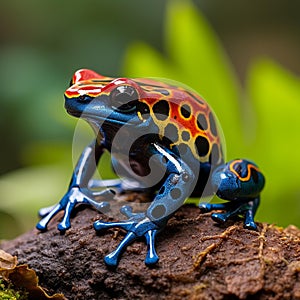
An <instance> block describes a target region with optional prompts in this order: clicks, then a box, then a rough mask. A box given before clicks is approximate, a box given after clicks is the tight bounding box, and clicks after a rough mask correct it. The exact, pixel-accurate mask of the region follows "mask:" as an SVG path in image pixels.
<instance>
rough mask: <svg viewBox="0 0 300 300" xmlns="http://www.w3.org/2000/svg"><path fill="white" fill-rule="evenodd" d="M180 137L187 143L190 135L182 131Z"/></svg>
mask: <svg viewBox="0 0 300 300" xmlns="http://www.w3.org/2000/svg"><path fill="white" fill-rule="evenodd" d="M181 137H182V139H183V140H184V141H186V142H187V141H188V140H189V139H190V133H189V132H188V131H186V130H185V131H183V132H182V134H181Z"/></svg>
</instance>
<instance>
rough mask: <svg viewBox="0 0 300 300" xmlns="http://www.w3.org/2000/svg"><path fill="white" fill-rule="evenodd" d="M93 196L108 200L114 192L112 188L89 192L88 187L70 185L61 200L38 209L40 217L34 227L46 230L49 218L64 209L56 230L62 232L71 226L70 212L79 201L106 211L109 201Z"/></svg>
mask: <svg viewBox="0 0 300 300" xmlns="http://www.w3.org/2000/svg"><path fill="white" fill-rule="evenodd" d="M94 197H97V198H98V197H99V198H100V199H101V198H103V199H105V200H110V199H112V198H113V197H114V192H113V191H112V190H104V191H101V192H91V191H90V190H88V189H81V188H79V187H72V188H70V189H69V191H68V192H67V193H66V194H65V195H64V197H63V198H62V199H61V201H60V202H59V203H58V204H56V205H54V206H51V207H46V208H42V209H41V210H40V211H39V215H40V216H41V217H42V219H41V220H40V221H39V222H38V223H37V225H36V228H37V229H38V230H41V231H45V230H47V225H48V223H49V222H50V220H51V219H52V218H53V217H54V216H55V215H56V214H57V213H59V212H60V211H64V216H63V219H62V221H61V222H60V223H59V224H58V226H57V228H58V230H60V231H62V232H64V231H66V230H67V229H69V228H70V227H71V222H70V218H71V214H72V211H73V209H74V208H75V206H76V205H77V204H79V203H82V204H89V205H92V206H93V207H95V208H96V209H97V210H98V211H100V212H103V213H104V212H106V211H108V210H109V207H110V205H109V203H108V202H106V201H102V202H97V201H95V200H93V199H94Z"/></svg>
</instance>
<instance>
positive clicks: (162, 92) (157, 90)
mask: <svg viewBox="0 0 300 300" xmlns="http://www.w3.org/2000/svg"><path fill="white" fill-rule="evenodd" d="M154 91H155V92H159V93H161V94H162V95H164V96H169V95H170V93H169V91H168V90H160V89H156V90H154Z"/></svg>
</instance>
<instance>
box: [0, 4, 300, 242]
mask: <svg viewBox="0 0 300 300" xmlns="http://www.w3.org/2000/svg"><path fill="white" fill-rule="evenodd" d="M54 2H56V1H54ZM116 2H117V4H112V3H111V2H110V3H108V2H107V1H104V2H102V3H101V4H97V5H96V4H95V3H93V4H94V5H96V6H95V7H94V10H93V9H92V10H91V9H90V8H89V5H85V6H76V5H75V7H74V8H73V9H75V11H76V12H77V13H78V14H77V15H76V18H75V17H74V19H72V17H71V16H70V14H71V12H70V11H69V10H68V7H67V6H64V5H62V6H60V8H61V11H60V12H58V14H59V16H61V17H63V16H64V15H65V17H66V19H67V20H72V21H69V22H70V23H68V22H67V24H66V25H65V26H66V27H63V28H59V25H60V23H59V24H56V25H55V24H53V26H54V28H50V27H51V26H50V23H49V22H51V21H50V20H49V18H51V16H52V17H53V16H54V15H55V14H54V13H53V9H54V7H56V6H55V3H54V4H49V3H50V2H47V7H46V8H43V10H42V11H43V15H44V16H45V18H46V20H45V22H41V23H42V24H43V26H44V27H43V30H44V33H45V32H46V33H47V34H45V36H46V37H47V36H49V34H51V35H53V36H52V40H55V41H56V42H57V43H61V44H58V46H57V45H56V46H55V45H50V44H49V45H48V44H47V42H46V41H45V40H44V39H45V37H44V36H37V37H36V40H37V42H38V43H39V42H41V41H42V42H41V43H42V44H43V45H46V49H44V51H49V48H50V49H51V50H52V51H54V52H55V51H66V52H68V53H69V57H68V59H67V60H66V61H54V58H53V57H52V58H49V56H47V59H46V60H45V58H44V57H43V55H42V54H41V53H42V52H39V51H35V50H34V51H33V50H32V49H30V47H19V46H16V47H7V48H6V49H2V50H1V57H0V64H1V67H2V70H1V72H0V76H1V85H2V86H3V88H2V98H3V101H2V104H3V110H4V111H6V112H7V113H5V114H3V116H2V115H1V118H0V125H1V127H0V128H1V131H2V134H5V135H7V136H8V139H9V138H11V139H16V136H17V140H18V143H17V145H19V146H18V147H17V148H16V143H11V144H8V145H14V146H9V147H7V148H6V149H5V150H3V151H4V152H3V154H2V160H0V161H1V164H2V165H3V166H6V165H5V164H6V162H8V161H9V160H12V161H17V162H19V165H16V167H19V166H22V167H23V168H22V169H19V170H16V171H14V172H10V173H7V174H5V175H3V176H2V177H1V178H0V193H1V199H0V228H1V231H0V235H1V236H2V237H6V238H9V237H12V236H14V235H16V234H17V233H19V232H20V231H25V230H27V229H28V228H31V227H32V226H33V225H34V224H35V222H36V220H37V218H36V212H37V210H38V209H39V208H40V207H43V206H47V205H51V204H54V203H55V202H57V201H58V200H59V199H60V197H61V196H62V195H63V193H64V192H65V189H66V188H67V184H68V180H69V177H70V175H71V172H72V165H74V163H75V162H76V159H77V157H78V155H79V154H80V152H81V150H82V149H83V147H84V145H85V144H87V143H88V142H89V141H90V140H91V139H92V137H93V134H92V132H91V130H90V129H89V128H88V127H87V125H86V124H84V123H83V122H82V121H79V122H77V120H74V119H72V118H69V117H68V116H67V115H66V113H65V112H64V109H63V107H62V101H63V99H62V93H63V91H64V89H65V87H66V85H67V82H68V80H69V77H70V75H71V74H72V72H73V71H74V69H78V68H81V67H87V68H92V69H94V70H96V71H98V72H100V73H104V74H109V73H110V75H112V76H113V75H114V74H117V75H116V76H118V75H121V76H123V75H126V76H130V77H166V78H171V79H174V80H178V81H181V82H183V83H185V84H187V85H189V86H190V87H192V88H193V89H195V90H196V91H198V92H199V93H200V94H201V95H202V96H203V97H204V98H205V99H206V100H207V101H208V102H209V103H210V104H211V106H212V108H213V109H214V111H215V112H216V114H217V116H218V118H219V120H220V123H221V125H222V128H223V131H224V134H225V138H226V144H227V159H232V158H237V157H245V158H249V159H253V160H254V161H256V162H257V163H258V164H259V166H260V167H261V169H262V170H263V171H264V173H265V175H266V179H267V184H266V188H265V190H264V192H263V194H262V204H261V206H260V208H259V211H258V216H257V219H258V220H260V221H267V222H270V223H276V224H278V225H282V226H286V225H288V224H290V223H293V224H295V225H298V226H300V218H299V216H300V201H299V199H300V188H299V178H300V176H299V175H300V174H299V172H300V171H299V170H300V162H299V160H298V159H297V153H298V149H299V147H300V138H299V131H300V122H299V120H298V118H297V117H298V114H299V112H300V99H299V95H300V80H299V78H297V77H296V76H294V75H293V74H291V73H290V72H289V71H287V70H285V69H283V68H282V67H281V66H280V65H278V64H277V63H276V62H274V61H270V60H269V59H267V58H263V59H262V58H258V59H257V60H256V61H254V62H253V63H252V65H251V67H250V68H249V70H248V72H247V78H246V87H245V88H242V87H241V85H240V83H239V80H238V78H237V75H236V73H235V70H234V69H233V68H232V65H231V63H230V61H229V59H228V57H227V56H226V54H225V51H224V49H223V47H222V44H221V42H220V41H219V40H218V37H217V36H216V34H215V33H214V31H213V30H212V28H211V26H210V24H209V23H208V22H207V20H206V19H205V17H204V16H203V15H202V14H201V12H200V11H199V10H198V9H196V7H195V6H194V5H193V4H192V3H191V2H190V1H168V2H167V7H166V15H165V17H164V18H162V19H163V20H164V31H162V30H161V28H160V25H161V24H156V23H153V22H152V23H150V18H151V16H154V15H155V14H162V12H163V8H164V4H159V2H160V1H156V2H155V6H152V5H148V4H145V3H144V4H145V6H144V5H139V6H138V7H139V8H141V10H140V11H139V13H137V11H131V10H130V9H129V10H128V7H127V4H126V5H125V4H121V2H120V1H116ZM12 3H13V2H12ZM30 3H31V4H32V5H34V3H36V1H35V0H32V1H31V2H30ZM74 3H77V2H76V1H75V2H74ZM78 3H79V2H78ZM91 3H92V1H91V2H90V1H88V4H91ZM137 3H138V2H137V1H133V4H132V5H131V6H129V8H130V7H131V8H132V7H134V5H138V4H137ZM10 5H12V6H13V4H10ZM120 5H121V7H120ZM142 6H143V7H142ZM38 7H40V6H38ZM154 7H155V8H156V9H154ZM96 8H97V9H98V10H97V9H96ZM158 8H160V9H158ZM18 9H20V8H18ZM126 9H127V10H126ZM46 10H49V11H50V13H49V14H46V13H45V12H46ZM95 11H97V12H98V15H96V13H95ZM111 11H114V19H113V20H114V21H112V18H111V15H110V14H109V12H111ZM126 11H129V12H128V15H127V14H126V13H124V12H126ZM51 12H52V13H51ZM73 12H74V11H73ZM121 12H122V13H121ZM37 13H38V12H37ZM86 13H89V14H91V17H90V18H88V19H86V18H85V19H84V20H85V22H80V17H82V18H83V17H84V15H85V14H86ZM116 16H119V17H120V18H119V19H118V18H116ZM133 16H135V17H136V18H137V20H135V21H136V22H134V23H133V21H132V19H133ZM147 16H148V17H147ZM101 18H103V20H102V21H103V23H101V24H103V26H104V27H103V30H101V37H98V38H96V39H95V36H98V35H99V28H97V26H99V23H97V22H96V19H97V20H99V19H101ZM147 18H148V19H147ZM23 21H24V22H26V20H23ZM147 21H149V24H155V26H156V27H153V28H151V30H150V31H151V33H150V38H149V35H148V39H147V42H145V41H144V38H143V37H144V36H143V32H145V31H147V30H148V27H147ZM123 22H125V23H126V25H127V29H126V30H129V31H128V32H127V35H122V34H123V33H124V32H122V30H120V28H121V27H122V23H123ZM138 23H140V24H141V26H140V28H136V26H135V24H138ZM24 26H25V25H24ZM26 26H27V28H28V29H30V28H34V24H31V23H29V24H26ZM68 26H69V28H70V30H71V29H72V30H71V34H69V32H68V30H67V27H68ZM153 26H154V25H153ZM55 28H56V29H55ZM108 28H110V31H109V32H108V31H107V29H108ZM59 30H60V31H61V32H64V33H65V35H64V36H62V35H59V34H57V32H56V31H59ZM131 30H132V32H131ZM134 30H135V31H137V32H138V33H137V34H135V35H133V34H132V35H131V33H133V31H134ZM86 31H90V35H88V36H85V35H84V33H86ZM161 35H162V39H163V40H164V45H163V46H161V45H160V43H159V41H160V36H161ZM133 36H134V38H133ZM66 40H67V41H66ZM149 40H150V41H151V42H150V43H149ZM79 41H81V42H80V43H79ZM32 43H33V42H32V41H31V44H32ZM78 44H79V45H78ZM128 44H129V47H128V48H127V45H128ZM108 45H109V47H108ZM153 45H155V48H154V47H153ZM48 47H49V48H48ZM85 48H88V50H86V49H85ZM103 49H104V50H103ZM105 49H106V50H105ZM111 49H114V51H115V52H112V53H109V51H111ZM125 49H127V50H125ZM103 51H104V52H103ZM97 52H99V53H101V56H99V55H98V53H97ZM82 53H83V54H82ZM123 54H124V59H123V60H122V59H119V58H120V57H121V56H120V55H123ZM83 55H85V56H83ZM65 57H67V56H65ZM12 58H13V59H12ZM24 58H25V59H24ZM12 61H13V63H12ZM8 62H9V63H8ZM54 63H55V64H57V67H54V66H53V64H54ZM119 65H123V69H122V70H121V69H120V68H119V67H118V66H119ZM28 70H29V71H30V74H35V76H27V74H28ZM44 70H46V73H45V71H44ZM102 70H106V72H107V73H105V72H103V71H102ZM118 73H120V74H118ZM3 74H5V76H4V75H3ZM12 78H13V80H12ZM35 86H36V87H37V88H36V89H34V88H33V87H35ZM16 99H19V102H18V101H15V100H16ZM22 100H23V101H22ZM25 101H26V102H25ZM8 125H9V126H8ZM74 128H75V129H74ZM72 137H73V140H72ZM72 145H73V146H74V147H73V149H72ZM20 147H22V149H21V150H20ZM72 151H73V152H72ZM71 153H72V155H71ZM100 169H102V170H103V169H104V170H108V171H107V172H106V173H105V172H104V174H103V172H101V175H103V177H105V178H109V177H110V176H112V174H111V171H110V170H109V160H108V159H104V160H103V161H102V162H101V166H100ZM9 228H11V229H9Z"/></svg>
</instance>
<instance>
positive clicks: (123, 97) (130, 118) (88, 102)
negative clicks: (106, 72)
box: [65, 69, 147, 128]
mask: <svg viewBox="0 0 300 300" xmlns="http://www.w3.org/2000/svg"><path fill="white" fill-rule="evenodd" d="M142 93H143V90H142V89H141V88H140V86H139V85H138V84H137V83H136V82H134V81H133V80H131V79H127V78H111V77H105V76H102V75H99V74H97V73H96V72H94V71H91V70H86V69H83V70H79V71H77V72H76V73H75V74H74V76H73V78H72V80H71V83H70V87H69V88H68V89H67V90H66V92H65V108H66V110H67V112H68V113H69V114H70V115H72V116H75V117H81V118H83V119H86V120H87V121H88V122H89V123H91V124H93V125H97V126H98V128H99V127H100V128H101V127H102V125H103V124H104V123H105V124H109V125H111V126H122V125H124V124H132V125H137V124H140V123H142V122H143V119H142V118H141V114H144V113H146V112H147V111H146V110H147V108H145V106H144V105H143V104H142V102H140V99H141V97H142Z"/></svg>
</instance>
